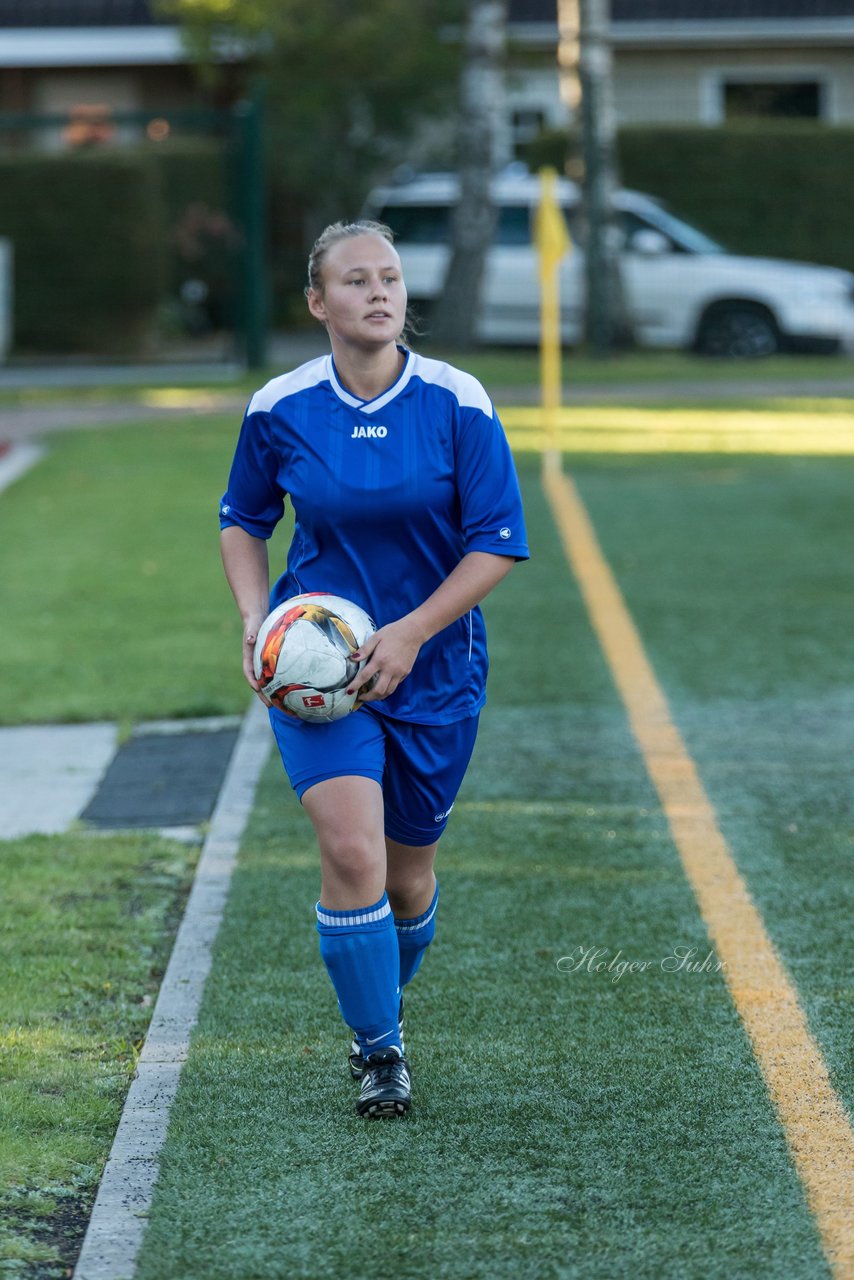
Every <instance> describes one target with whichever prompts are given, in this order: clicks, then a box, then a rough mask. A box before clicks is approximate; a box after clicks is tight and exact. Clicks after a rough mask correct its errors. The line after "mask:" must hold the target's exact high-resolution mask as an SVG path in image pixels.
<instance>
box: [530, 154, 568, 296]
mask: <svg viewBox="0 0 854 1280" xmlns="http://www.w3.org/2000/svg"><path fill="white" fill-rule="evenodd" d="M556 182H557V171H556V170H555V169H541V170H540V203H539V205H538V206H537V212H536V214H535V216H534V244H535V245H536V246H537V252H538V254H539V255H540V275H541V276H543V275H544V274H545V273H546V271H553V270H554V269H555V267H556V266H557V265H558V264H559V263H560V260H561V258H563V257H564V255H565V254H567V253H568V252H569V250H570V249H571V248H572V244H571V242H570V239H569V233H568V232H567V229H566V219H565V218H564V216H563V213H562V212H561V209H560V206H559V205H558V202H557V196H556V195H555V184H556Z"/></svg>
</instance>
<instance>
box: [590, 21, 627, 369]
mask: <svg viewBox="0 0 854 1280" xmlns="http://www.w3.org/2000/svg"><path fill="white" fill-rule="evenodd" d="M578 12H579V31H578V49H579V67H578V69H579V80H580V89H581V141H582V153H583V160H584V180H583V205H584V229H585V241H584V252H585V275H586V285H587V306H586V313H585V315H586V318H585V336H586V339H587V345H588V347H589V349H590V353H591V355H595V356H604V355H607V354H608V353H609V352H611V351H613V350H614V349H615V348H617V347H625V346H629V345H630V344H631V327H630V323H629V319H628V311H627V308H626V305H625V298H624V293H623V287H622V279H621V274H620V250H621V235H620V229H619V227H618V226H617V223H616V219H615V214H614V193H615V192H616V190H617V187H618V185H619V182H618V177H617V156H616V132H617V128H616V126H617V117H616V110H615V107H614V86H613V75H612V64H613V59H612V53H611V29H610V0H578Z"/></svg>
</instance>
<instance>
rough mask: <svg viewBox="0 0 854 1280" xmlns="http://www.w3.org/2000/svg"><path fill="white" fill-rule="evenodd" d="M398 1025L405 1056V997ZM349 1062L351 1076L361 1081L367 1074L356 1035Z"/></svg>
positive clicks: (399, 1012)
mask: <svg viewBox="0 0 854 1280" xmlns="http://www.w3.org/2000/svg"><path fill="white" fill-rule="evenodd" d="M397 1025H398V1027H399V1028H400V1051H401V1053H404V1054H405V1053H406V1045H405V1044H404V1043H403V996H401V997H400V1008H399V1009H398V1011H397ZM348 1061H349V1063H350V1075H351V1076H352V1077H353V1079H354V1080H361V1078H362V1076H363V1075H364V1074H365V1057H364V1054H363V1053H362V1047H361V1045H360V1044H359V1041H358V1040H357V1039H356V1037H355V1035H354V1036H353V1043H352V1044H351V1045H350V1054H349V1058H348Z"/></svg>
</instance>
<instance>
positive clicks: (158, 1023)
mask: <svg viewBox="0 0 854 1280" xmlns="http://www.w3.org/2000/svg"><path fill="white" fill-rule="evenodd" d="M271 742H272V736H271V734H270V727H269V721H268V718H267V714H266V711H265V709H264V707H263V706H262V704H261V703H260V702H259V701H257V700H256V701H254V702H253V705H252V707H251V708H250V709H249V711H248V713H247V715H246V717H245V719H244V721H243V727H242V729H241V731H240V736H239V738H238V740H237V745H236V747H235V749H234V754H233V756H232V758H231V763H230V764H229V767H228V772H227V773H226V776H225V782H224V784H223V788H222V791H221V792H220V797H219V800H218V802H217V806H216V809H215V810H214V813H213V817H212V819H211V826H210V831H209V833H208V836H207V839H206V840H205V843H204V846H203V848H202V854H201V858H200V860H199V865H198V869H197V871H196V876H195V880H194V883H193V889H192V892H191V894H190V897H189V901H188V902H187V909H186V911H185V913H184V918H183V920H182V922H181V927H180V929H179V930H178V935H177V937H176V939H175V946H174V948H173V950H172V955H171V957H170V960H169V966H168V968H167V970H166V974H165V976H164V979H163V984H162V986H161V988H160V994H159V996H158V998H157V1003H156V1005H155V1007H154V1013H153V1015H152V1018H151V1025H150V1026H149V1029H148V1035H147V1037H146V1040H145V1044H144V1046H143V1049H142V1052H141V1054H140V1057H139V1064H138V1066H137V1071H136V1075H135V1076H134V1079H133V1082H132V1084H131V1087H130V1090H129V1092H128V1096H127V1100H126V1102H125V1106H124V1110H123V1112H122V1117H121V1120H120V1121H119V1127H118V1130H117V1132H116V1136H115V1140H114V1142H113V1147H112V1150H111V1152H110V1155H109V1158H108V1160H107V1164H106V1167H105V1169H104V1175H103V1177H102V1179H101V1185H100V1187H99V1189H98V1195H97V1198H96V1200H95V1206H94V1208H93V1210H92V1217H91V1219H90V1221H89V1227H88V1229H87V1231H86V1236H85V1239H84V1241H83V1248H82V1250H81V1252H80V1257H79V1259H78V1261H77V1266H76V1268H75V1270H74V1280H131V1278H132V1276H133V1273H134V1270H135V1268H136V1261H137V1258H138V1256H139V1251H140V1248H141V1245H142V1238H143V1235H144V1232H145V1226H146V1218H147V1216H148V1209H149V1207H150V1205H151V1200H152V1195H153V1192H154V1184H155V1182H156V1180H157V1173H158V1168H159V1156H160V1150H161V1147H162V1146H163V1142H164V1139H165V1137H166V1130H167V1128H168V1125H169V1112H170V1110H171V1107H172V1103H173V1101H174V1099H175V1095H176V1093H177V1091H178V1082H179V1080H180V1076H181V1069H182V1067H183V1065H184V1062H185V1061H186V1059H187V1054H188V1050H189V1041H190V1035H191V1034H192V1031H193V1028H194V1027H195V1025H196V1020H197V1018H198V1013H199V1007H200V1005H201V1000H202V994H203V991H204V986H205V981H206V979H207V976H208V973H209V972H210V967H211V953H212V949H213V944H214V940H215V939H216V935H217V932H218V931H219V926H220V922H221V920H222V915H223V911H224V909H225V903H226V899H227V897H228V891H229V887H230V884H231V876H232V872H233V871H234V866H235V862H236V857H237V850H238V846H239V844H240V839H241V836H242V834H243V830H244V827H245V826H246V822H247V820H248V818H249V814H250V812H251V809H252V802H253V800H254V797H255V789H256V786H257V783H258V778H259V776H260V774H261V770H262V768H263V767H264V763H265V761H266V759H267V756H268V754H269V751H270V745H271Z"/></svg>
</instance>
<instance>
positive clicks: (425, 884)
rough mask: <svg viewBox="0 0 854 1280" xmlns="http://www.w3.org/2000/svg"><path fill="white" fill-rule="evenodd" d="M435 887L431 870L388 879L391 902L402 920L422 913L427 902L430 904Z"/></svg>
mask: <svg viewBox="0 0 854 1280" xmlns="http://www.w3.org/2000/svg"><path fill="white" fill-rule="evenodd" d="M434 887H435V885H434V880H433V872H432V871H431V870H428V871H426V872H424V873H423V874H419V875H413V874H409V875H405V876H394V877H392V876H389V878H388V879H387V880H386V893H387V894H388V900H389V904H390V906H391V909H392V911H393V912H394V914H395V915H396V916H397V917H398V919H400V920H407V919H411V918H412V917H413V916H418V915H421V913H422V912H423V911H424V909H425V902H426V903H428V904H429V902H430V899H431V898H432V896H433V890H434Z"/></svg>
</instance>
